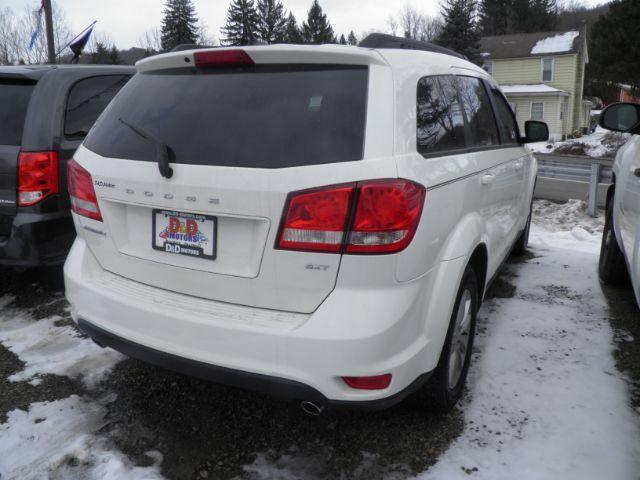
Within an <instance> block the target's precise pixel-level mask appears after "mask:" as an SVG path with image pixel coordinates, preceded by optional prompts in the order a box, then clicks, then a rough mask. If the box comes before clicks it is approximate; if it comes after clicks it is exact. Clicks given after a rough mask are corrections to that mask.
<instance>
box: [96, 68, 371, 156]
mask: <svg viewBox="0 0 640 480" xmlns="http://www.w3.org/2000/svg"><path fill="white" fill-rule="evenodd" d="M367 85H368V69H367V68H366V67H359V66H348V67H345V66H326V65H323V66H312V65H305V66H299V65H298V66H284V67H283V66H256V67H252V68H245V69H217V70H214V69H211V70H166V71H160V72H152V73H142V74H138V75H136V76H135V77H134V78H133V79H132V80H131V81H130V82H129V83H128V84H127V85H126V86H125V87H124V88H123V89H122V91H121V92H120V94H119V95H118V96H117V97H116V98H115V100H114V101H113V102H112V103H111V105H110V106H109V107H108V108H107V110H106V111H105V114H104V115H103V116H102V117H101V118H100V119H99V120H98V122H97V123H96V125H95V128H94V129H93V130H91V133H90V134H89V136H88V137H87V139H86V140H85V146H86V147H87V148H89V149H91V150H92V151H94V152H96V153H97V154H99V155H102V156H106V157H115V158H125V159H135V160H146V161H155V152H156V148H155V146H154V144H153V143H152V141H150V140H149V139H145V138H143V137H142V136H141V135H139V133H140V131H143V132H144V134H145V135H147V136H149V137H153V138H155V139H156V140H157V141H160V142H163V143H165V144H167V145H168V146H169V147H170V149H171V152H170V155H171V157H172V159H171V161H172V162H175V163H182V164H193V165H218V166H230V167H250V168H284V167H293V166H304V165H316V164H324V163H335V162H348V161H354V160H361V159H362V157H363V148H364V132H365V121H366V103H367V101H366V99H367ZM121 120H122V121H121ZM126 124H128V125H129V126H127V125H126ZM131 126H133V127H137V128H138V129H139V131H138V133H136V132H135V131H134V129H133V128H131Z"/></svg>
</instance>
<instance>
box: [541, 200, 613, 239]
mask: <svg viewBox="0 0 640 480" xmlns="http://www.w3.org/2000/svg"><path fill="white" fill-rule="evenodd" d="M587 209H588V206H587V202H584V201H582V200H569V201H568V202H566V203H563V204H558V203H554V202H550V201H548V200H536V201H534V202H533V216H534V218H535V223H536V224H537V225H539V226H541V227H543V228H545V229H546V230H548V231H550V232H558V231H561V230H573V229H578V228H579V229H582V230H586V231H587V232H588V233H590V234H597V235H598V237H599V236H600V235H601V234H602V230H603V229H604V217H603V216H602V215H601V216H599V217H596V218H592V217H590V216H589V215H588V213H587Z"/></svg>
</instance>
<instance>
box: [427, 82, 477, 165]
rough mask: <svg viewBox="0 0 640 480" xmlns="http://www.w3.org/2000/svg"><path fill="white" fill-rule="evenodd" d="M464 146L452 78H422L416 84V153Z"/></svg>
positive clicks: (463, 129)
mask: <svg viewBox="0 0 640 480" xmlns="http://www.w3.org/2000/svg"><path fill="white" fill-rule="evenodd" d="M466 146H467V145H466V139H465V125H464V117H463V115H462V107H461V106H460V102H459V99H458V92H457V88H456V80H455V77H453V76H439V77H425V78H422V79H421V80H420V81H419V83H418V152H420V153H421V154H423V155H426V154H433V153H438V152H443V151H448V150H460V149H463V148H466Z"/></svg>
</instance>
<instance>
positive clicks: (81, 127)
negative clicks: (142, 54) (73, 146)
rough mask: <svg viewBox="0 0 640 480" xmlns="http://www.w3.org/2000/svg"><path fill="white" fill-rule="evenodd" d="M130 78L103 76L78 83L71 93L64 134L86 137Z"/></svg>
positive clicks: (125, 76) (126, 76)
mask: <svg viewBox="0 0 640 480" xmlns="http://www.w3.org/2000/svg"><path fill="white" fill-rule="evenodd" d="M129 78H130V77H129V76H128V75H102V76H99V77H90V78H85V79H84V80H80V81H79V82H76V84H75V85H73V86H72V87H71V90H70V91H69V99H68V100H67V111H66V115H65V119H64V134H65V135H66V136H67V137H83V136H85V135H86V134H87V132H88V131H89V130H90V129H91V127H92V126H93V124H94V122H95V121H96V119H97V118H98V117H99V116H100V114H101V113H102V111H103V110H104V109H105V107H106V106H107V105H109V102H110V101H111V100H113V97H115V96H116V93H118V92H119V91H120V89H121V88H122V87H123V86H124V84H125V83H127V80H129Z"/></svg>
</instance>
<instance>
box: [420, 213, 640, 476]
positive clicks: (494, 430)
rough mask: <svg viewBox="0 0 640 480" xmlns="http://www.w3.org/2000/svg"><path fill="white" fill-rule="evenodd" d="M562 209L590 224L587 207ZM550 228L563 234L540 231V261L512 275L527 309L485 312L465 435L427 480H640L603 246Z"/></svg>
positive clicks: (536, 232) (505, 306) (639, 444)
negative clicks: (600, 267) (604, 279)
mask: <svg viewBox="0 0 640 480" xmlns="http://www.w3.org/2000/svg"><path fill="white" fill-rule="evenodd" d="M559 209H560V210H566V212H565V215H566V217H567V218H571V216H572V215H574V214H575V215H576V218H578V217H579V215H578V214H576V213H575V204H572V203H570V204H569V205H568V206H566V207H562V206H561V207H559ZM542 211H544V209H542ZM556 217H558V218H560V217H562V214H558V215H556ZM538 220H539V217H536V223H537V222H538ZM547 226H550V227H552V228H553V229H556V228H558V226H557V225H556V224H555V223H554V221H553V220H552V221H549V220H548V219H546V218H544V219H541V220H540V224H534V225H533V227H532V232H531V246H532V250H533V252H534V254H536V255H537V257H536V258H535V259H533V260H531V261H529V262H528V263H526V264H524V265H521V266H512V267H510V269H511V273H513V274H514V277H515V278H514V279H513V283H514V285H515V286H516V288H517V291H516V295H515V297H514V298H510V299H493V300H488V301H487V303H486V304H485V305H484V306H483V309H482V311H481V314H480V318H479V327H480V328H479V333H478V338H477V344H476V345H477V346H478V349H479V351H480V352H481V353H480V356H479V358H477V359H475V361H474V363H473V364H472V368H471V371H470V384H469V385H470V390H471V395H470V397H471V398H470V400H468V404H467V405H464V406H463V408H464V415H465V419H466V427H465V431H464V433H463V434H462V436H461V437H460V438H459V439H458V440H457V441H456V442H455V443H454V444H453V445H452V446H451V448H450V449H449V450H448V451H447V452H446V453H445V454H444V455H443V456H442V457H441V458H440V460H439V462H438V463H437V464H436V465H435V466H434V467H433V468H432V469H430V470H429V471H428V472H426V473H425V474H424V475H423V476H421V477H420V478H423V479H446V480H455V479H467V478H474V479H478V480H480V479H486V480H503V479H504V480H507V479H508V480H511V479H514V478H518V479H521V480H530V479H531V480H532V479H552V478H562V479H565V480H601V479H603V478H610V479H616V480H617V479H620V480H624V479H631V478H636V477H637V472H638V471H640V425H639V424H638V421H637V418H636V417H634V415H633V413H632V410H631V407H630V406H629V403H628V392H627V386H626V384H625V382H624V381H623V380H622V379H621V378H620V374H618V373H617V371H616V367H615V363H614V359H613V356H612V351H613V349H614V346H613V331H612V329H611V326H610V324H609V322H608V319H607V315H608V308H607V302H606V299H605V298H604V296H603V294H602V291H601V289H600V285H599V282H598V278H597V264H598V257H597V253H598V249H599V241H600V235H599V234H597V233H593V234H592V233H589V232H587V231H586V230H584V229H583V228H581V227H579V226H575V225H572V224H565V229H564V230H557V231H549V230H547V229H546V228H545V227H547ZM510 281H511V280H510Z"/></svg>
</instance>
